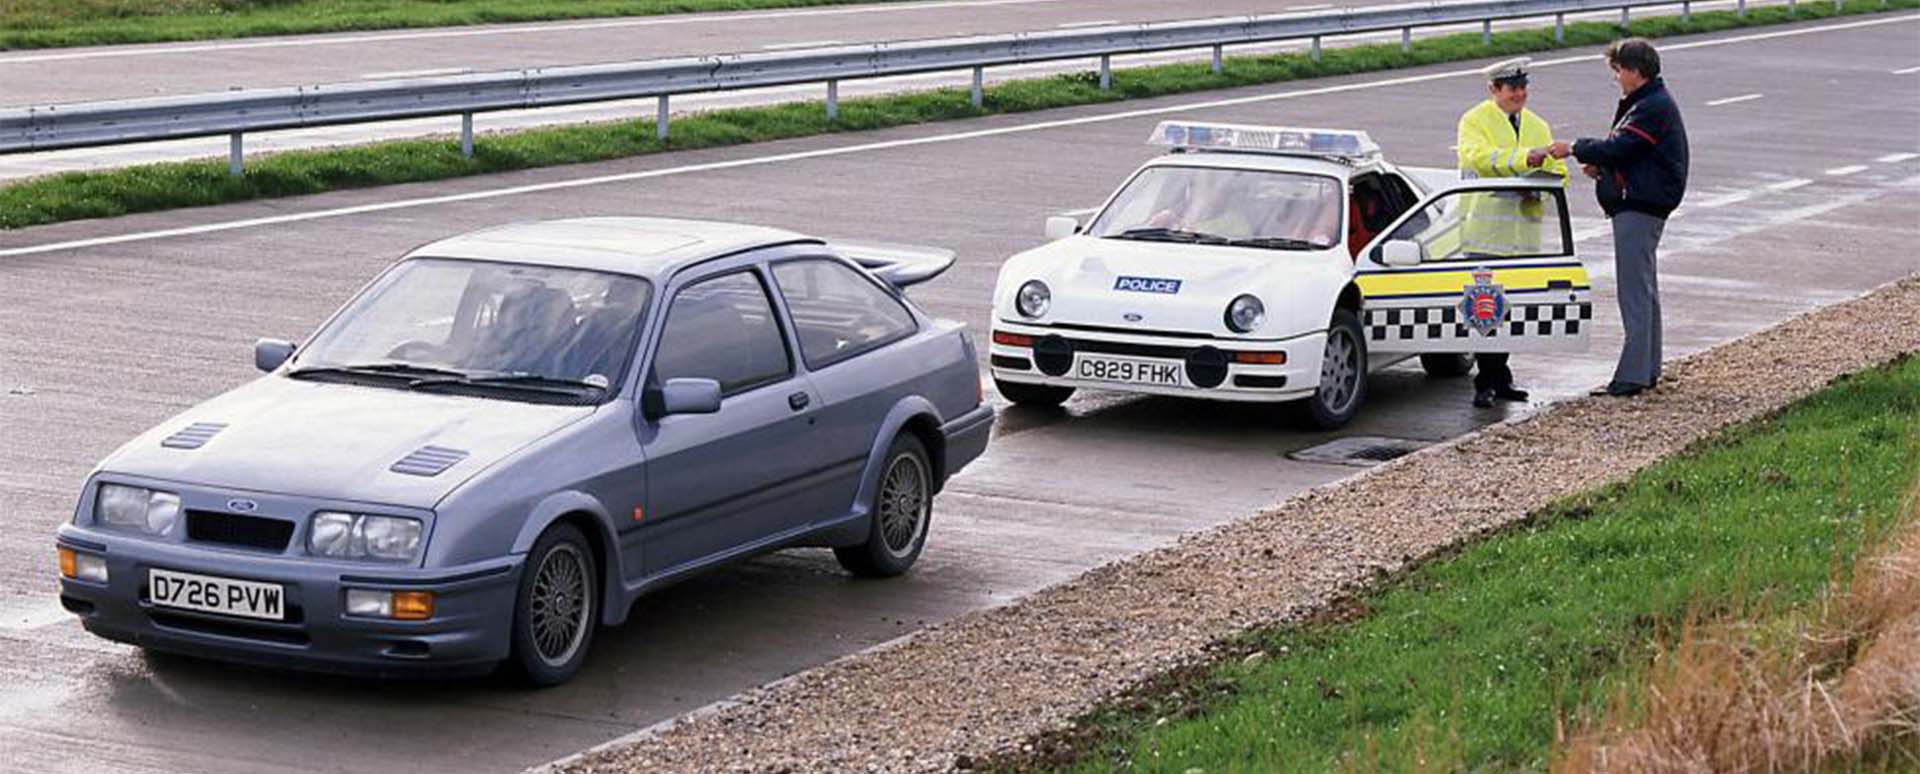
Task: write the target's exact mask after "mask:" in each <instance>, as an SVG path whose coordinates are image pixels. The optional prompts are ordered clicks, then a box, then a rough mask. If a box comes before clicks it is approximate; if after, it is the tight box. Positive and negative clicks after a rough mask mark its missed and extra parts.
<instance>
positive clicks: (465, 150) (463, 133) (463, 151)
mask: <svg viewBox="0 0 1920 774" xmlns="http://www.w3.org/2000/svg"><path fill="white" fill-rule="evenodd" d="M460 156H461V158H469V159H470V158H473V114H472V113H461V114H460Z"/></svg>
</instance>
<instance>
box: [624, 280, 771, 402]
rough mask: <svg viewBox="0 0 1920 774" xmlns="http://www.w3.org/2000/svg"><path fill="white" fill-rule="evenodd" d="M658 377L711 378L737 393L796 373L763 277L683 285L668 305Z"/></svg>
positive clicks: (656, 367)
mask: <svg viewBox="0 0 1920 774" xmlns="http://www.w3.org/2000/svg"><path fill="white" fill-rule="evenodd" d="M653 373H654V379H656V380H657V381H658V383H661V384H664V383H666V381H667V380H668V379H680V378H705V379H713V380H716V381H718V382H720V392H721V394H722V395H734V394H737V393H741V392H745V391H747V390H751V389H753V388H755V387H759V386H762V385H766V384H771V383H773V382H778V381H781V380H784V379H786V378H787V377H788V376H791V375H792V374H793V359H792V358H791V357H789V356H788V354H787V344H786V340H785V337H784V336H783V335H782V334H781V332H780V323H779V320H778V318H776V317H775V316H774V313H773V304H772V302H771V301H769V300H768V297H767V290H766V288H765V287H764V286H763V285H762V284H761V283H760V279H759V276H758V275H756V274H754V273H753V272H752V271H738V272H734V273H732V274H723V275H721V276H718V277H714V278H711V279H704V280H701V281H699V282H696V283H694V284H692V285H688V286H687V287H685V288H682V289H681V290H680V292H679V293H678V294H676V295H675V296H674V297H673V304H672V305H671V306H670V307H668V309H667V325H666V330H665V331H663V332H662V333H661V334H660V348H659V350H658V351H657V352H656V353H655V354H654V357H653Z"/></svg>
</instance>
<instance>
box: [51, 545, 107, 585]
mask: <svg viewBox="0 0 1920 774" xmlns="http://www.w3.org/2000/svg"><path fill="white" fill-rule="evenodd" d="M60 576H61V577H63V578H71V579H74V580H83V581H87V582H89V583H106V582H107V560H106V557H102V556H94V555H92V554H83V553H80V552H78V551H74V550H72V549H67V548H62V549H60Z"/></svg>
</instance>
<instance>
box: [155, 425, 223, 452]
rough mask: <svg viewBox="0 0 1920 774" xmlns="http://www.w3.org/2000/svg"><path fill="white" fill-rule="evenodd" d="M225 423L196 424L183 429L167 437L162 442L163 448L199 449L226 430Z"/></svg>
mask: <svg viewBox="0 0 1920 774" xmlns="http://www.w3.org/2000/svg"><path fill="white" fill-rule="evenodd" d="M226 427H227V425H226V423H225V422H195V423H193V424H191V425H187V426H186V427H184V428H182V429H181V430H180V432H177V433H174V434H173V435H169V436H167V437H166V438H165V439H163V440H161V441H160V445H161V446H165V447H167V448H169V449H198V448H200V447H202V446H205V445H207V441H210V440H213V436H214V434H215V433H218V432H220V431H221V430H224V429H226Z"/></svg>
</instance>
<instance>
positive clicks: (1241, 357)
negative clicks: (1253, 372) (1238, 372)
mask: <svg viewBox="0 0 1920 774" xmlns="http://www.w3.org/2000/svg"><path fill="white" fill-rule="evenodd" d="M1233 362H1235V363H1247V364H1251V365H1286V364H1287V353H1285V352H1235V353H1233Z"/></svg>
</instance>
